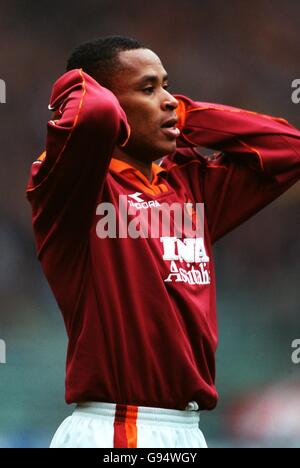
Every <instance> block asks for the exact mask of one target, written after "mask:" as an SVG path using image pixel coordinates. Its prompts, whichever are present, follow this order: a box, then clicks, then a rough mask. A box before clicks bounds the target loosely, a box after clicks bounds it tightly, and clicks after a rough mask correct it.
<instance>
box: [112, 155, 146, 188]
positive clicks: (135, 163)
mask: <svg viewBox="0 0 300 468" xmlns="http://www.w3.org/2000/svg"><path fill="white" fill-rule="evenodd" d="M114 158H115V159H119V160H120V161H124V162H125V163H127V164H129V165H130V166H132V167H134V168H135V169H137V170H138V171H140V172H141V173H142V174H144V176H145V177H146V178H147V179H148V180H149V182H152V178H153V174H152V162H151V161H149V162H146V161H139V160H138V159H135V158H133V157H132V156H129V155H128V154H126V153H124V151H122V150H121V149H120V148H118V147H116V148H115V150H114Z"/></svg>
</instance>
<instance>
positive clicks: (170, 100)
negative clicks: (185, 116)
mask: <svg viewBox="0 0 300 468" xmlns="http://www.w3.org/2000/svg"><path fill="white" fill-rule="evenodd" d="M178 106H179V102H178V101H177V99H176V98H175V97H174V96H172V94H170V93H169V92H168V91H166V94H165V96H164V99H163V101H162V109H163V110H164V111H166V110H171V111H174V110H175V109H177V107H178Z"/></svg>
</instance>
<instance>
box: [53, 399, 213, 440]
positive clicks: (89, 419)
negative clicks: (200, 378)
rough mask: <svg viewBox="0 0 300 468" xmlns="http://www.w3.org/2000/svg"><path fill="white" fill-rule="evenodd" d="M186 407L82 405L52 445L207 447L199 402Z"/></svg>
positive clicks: (66, 421) (56, 435) (59, 431)
mask: <svg viewBox="0 0 300 468" xmlns="http://www.w3.org/2000/svg"><path fill="white" fill-rule="evenodd" d="M187 408H188V409H186V410H185V411H179V410H169V409H163V408H150V407H147V408H146V407H143V406H126V405H115V404H111V403H84V404H80V405H78V406H77V408H76V409H75V411H74V413H73V414H72V416H70V417H68V418H67V419H66V420H65V421H64V422H63V423H62V424H61V426H60V427H59V428H58V430H57V432H56V434H55V435H54V438H53V440H52V442H51V446H50V448H207V445H206V442H205V439H204V436H203V434H202V432H201V431H200V429H199V421H200V413H199V411H196V410H195V408H197V404H196V403H194V402H192V403H189V406H188V407H187Z"/></svg>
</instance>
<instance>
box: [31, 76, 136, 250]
mask: <svg viewBox="0 0 300 468" xmlns="http://www.w3.org/2000/svg"><path fill="white" fill-rule="evenodd" d="M49 109H51V110H53V111H55V116H57V119H56V120H50V121H49V122H48V125H47V139H46V149H45V152H44V153H43V154H42V155H41V156H40V157H39V159H38V160H37V161H35V162H34V163H33V164H32V168H31V174H30V180H29V183H28V187H27V197H28V199H29V201H30V203H31V205H32V210H33V224H34V228H35V233H36V237H37V241H38V244H41V242H42V241H44V240H45V239H46V238H49V236H50V235H54V233H55V232H58V231H59V232H64V233H65V234H66V235H68V234H70V233H74V230H75V229H76V230H78V229H79V230H83V229H88V228H89V220H90V219H91V214H92V212H93V210H94V208H95V203H96V200H97V198H99V196H100V195H99V194H101V190H102V188H103V185H104V181H105V177H106V173H107V170H108V166H109V163H110V159H111V157H112V154H113V150H114V148H115V146H116V145H119V146H123V145H125V144H126V141H127V140H128V138H129V133H130V128H129V125H128V123H127V119H126V115H125V113H124V111H123V109H122V108H121V106H120V104H119V101H118V100H117V98H116V97H115V96H114V94H113V93H111V92H110V91H109V90H108V89H106V88H104V87H102V86H101V85H100V84H98V82H96V81H95V80H94V79H93V78H92V77H90V76H89V75H88V74H86V73H84V72H83V71H82V70H79V69H77V70H72V71H70V72H68V73H66V74H64V75H63V76H61V77H60V78H59V79H58V80H57V81H56V83H55V84H54V86H53V89H52V93H51V98H50V105H49ZM39 247H41V245H39Z"/></svg>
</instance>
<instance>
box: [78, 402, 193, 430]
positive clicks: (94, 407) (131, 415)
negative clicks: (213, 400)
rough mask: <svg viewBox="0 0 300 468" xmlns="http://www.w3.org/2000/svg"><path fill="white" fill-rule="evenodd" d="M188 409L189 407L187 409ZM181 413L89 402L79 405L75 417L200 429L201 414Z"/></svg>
mask: <svg viewBox="0 0 300 468" xmlns="http://www.w3.org/2000/svg"><path fill="white" fill-rule="evenodd" d="M187 408H188V407H187ZM192 408H195V406H189V409H186V410H183V411H180V410H172V409H165V408H154V407H145V406H131V405H116V404H115V403H98V402H97V403H95V402H87V403H80V404H78V405H77V407H76V409H75V411H74V413H73V414H74V416H76V415H78V416H89V417H96V418H98V417H100V418H101V419H106V420H109V421H112V420H113V421H114V422H115V423H118V422H119V423H124V422H125V421H126V423H128V424H130V423H132V424H136V423H137V424H149V425H151V424H152V425H166V426H175V427H176V426H180V427H181V428H182V426H183V425H185V426H189V427H198V425H199V421H200V412H199V411H197V410H195V409H192Z"/></svg>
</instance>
